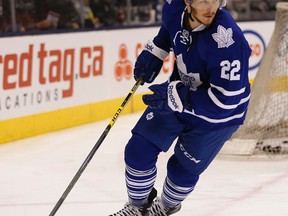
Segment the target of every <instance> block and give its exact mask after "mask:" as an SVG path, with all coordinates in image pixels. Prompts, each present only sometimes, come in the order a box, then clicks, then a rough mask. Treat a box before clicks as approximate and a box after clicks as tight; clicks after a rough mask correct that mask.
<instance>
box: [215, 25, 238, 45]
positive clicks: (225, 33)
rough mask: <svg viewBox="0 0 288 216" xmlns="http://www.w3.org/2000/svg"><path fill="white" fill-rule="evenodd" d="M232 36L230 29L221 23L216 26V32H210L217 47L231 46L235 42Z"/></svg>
mask: <svg viewBox="0 0 288 216" xmlns="http://www.w3.org/2000/svg"><path fill="white" fill-rule="evenodd" d="M232 36H233V31H232V29H231V28H228V29H225V28H224V27H223V26H222V25H219V26H218V28H217V33H214V34H212V37H213V39H214V40H215V41H216V42H217V43H218V48H228V47H229V46H231V45H232V44H233V43H234V42H235V41H234V40H233V38H232Z"/></svg>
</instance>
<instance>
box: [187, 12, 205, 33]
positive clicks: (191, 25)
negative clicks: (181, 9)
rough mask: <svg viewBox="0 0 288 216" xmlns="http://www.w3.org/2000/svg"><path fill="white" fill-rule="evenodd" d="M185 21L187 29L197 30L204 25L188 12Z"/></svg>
mask: <svg viewBox="0 0 288 216" xmlns="http://www.w3.org/2000/svg"><path fill="white" fill-rule="evenodd" d="M184 19H185V20H184V21H185V27H186V28H187V29H191V30H193V29H195V28H197V27H199V26H200V25H202V23H201V22H200V21H199V20H198V19H197V18H196V17H194V16H193V15H192V14H191V13H188V12H187V11H186V13H185V16H184Z"/></svg>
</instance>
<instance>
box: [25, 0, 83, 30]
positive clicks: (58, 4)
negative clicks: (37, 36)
mask: <svg viewBox="0 0 288 216" xmlns="http://www.w3.org/2000/svg"><path fill="white" fill-rule="evenodd" d="M34 5H35V17H34V23H32V24H30V25H28V26H26V28H27V29H28V30H33V29H43V30H44V29H79V28H80V26H81V18H80V15H79V13H78V12H77V10H76V8H75V6H74V4H73V2H72V1H71V0H61V1H59V0H42V1H37V0H35V2H34Z"/></svg>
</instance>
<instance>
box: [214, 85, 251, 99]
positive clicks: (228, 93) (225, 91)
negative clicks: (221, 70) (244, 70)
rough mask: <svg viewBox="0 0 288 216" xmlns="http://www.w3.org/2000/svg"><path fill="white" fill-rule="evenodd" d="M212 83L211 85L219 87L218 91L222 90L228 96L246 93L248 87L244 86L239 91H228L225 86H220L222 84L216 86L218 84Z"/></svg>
mask: <svg viewBox="0 0 288 216" xmlns="http://www.w3.org/2000/svg"><path fill="white" fill-rule="evenodd" d="M210 85H211V87H213V88H215V89H217V90H218V91H220V92H222V93H223V94H224V95H226V96H236V95H240V94H242V93H244V92H245V90H246V87H244V88H242V89H240V90H238V91H227V90H225V89H224V88H222V87H220V86H216V85H213V84H211V83H210Z"/></svg>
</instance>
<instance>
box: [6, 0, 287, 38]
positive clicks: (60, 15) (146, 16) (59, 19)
mask: <svg viewBox="0 0 288 216" xmlns="http://www.w3.org/2000/svg"><path fill="white" fill-rule="evenodd" d="M282 1H286V0H282ZM164 2H165V0H0V33H7V32H12V33H15V32H16V33H17V32H27V31H29V32H30V31H43V30H60V29H65V30H71V29H72V30H74V29H94V28H103V27H123V26H134V25H156V24H159V23H160V22H161V10H162V6H163V4H164ZM277 2H280V1H279V0H228V3H227V6H226V9H228V10H229V11H230V12H231V14H232V16H233V17H234V18H235V20H238V21H253V20H273V19H274V18H275V11H276V4H277Z"/></svg>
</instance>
